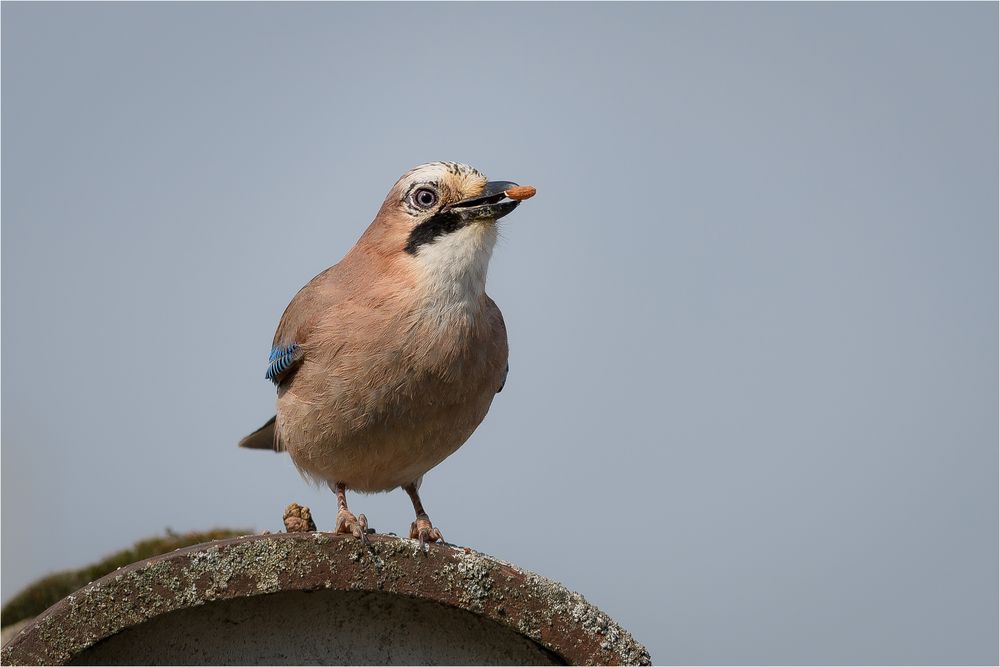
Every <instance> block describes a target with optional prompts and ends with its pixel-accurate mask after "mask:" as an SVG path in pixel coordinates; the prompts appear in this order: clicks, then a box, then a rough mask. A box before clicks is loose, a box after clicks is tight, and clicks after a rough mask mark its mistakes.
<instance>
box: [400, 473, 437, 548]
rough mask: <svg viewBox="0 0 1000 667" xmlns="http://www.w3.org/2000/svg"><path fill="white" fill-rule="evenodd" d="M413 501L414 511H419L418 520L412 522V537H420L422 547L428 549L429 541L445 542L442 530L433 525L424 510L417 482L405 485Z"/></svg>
mask: <svg viewBox="0 0 1000 667" xmlns="http://www.w3.org/2000/svg"><path fill="white" fill-rule="evenodd" d="M403 488H404V489H406V493H408V494H409V495H410V500H411V501H413V511H415V512H416V513H417V520H416V521H414V522H413V523H411V524H410V539H419V540H420V548H421V549H424V550H426V549H427V543H428V542H437V541H438V540H441V541H442V542H444V536H443V535H441V531H440V530H438V529H437V528H435V527H434V526H433V525H431V518H430V517H429V516H427V512H425V511H424V506H423V503H421V502H420V494H418V493H417V483H416V482H410V483H409V484H407V485H406V486H404V487H403Z"/></svg>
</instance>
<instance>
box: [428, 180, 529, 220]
mask: <svg viewBox="0 0 1000 667" xmlns="http://www.w3.org/2000/svg"><path fill="white" fill-rule="evenodd" d="M516 187H517V183H511V182H510V181H490V182H488V183H487V184H486V187H484V188H483V191H482V192H481V193H479V195H478V196H476V197H472V198H470V199H463V200H462V201H459V202H455V203H454V204H451V205H450V206H446V207H445V208H444V209H443V210H442V213H444V212H445V211H447V212H449V213H452V214H454V215H457V216H458V217H459V218H460V219H461V220H462V221H463V222H472V221H473V220H499V219H500V218H502V217H504V216H505V215H507V214H508V213H510V212H511V211H513V210H514V209H515V208H517V205H518V204H520V203H521V202H519V201H515V200H513V199H510V198H508V197H507V195H506V194H505V193H506V192H507V190H510V189H511V188H516ZM505 199H506V200H507V201H504V200H505Z"/></svg>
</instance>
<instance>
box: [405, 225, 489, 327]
mask: <svg viewBox="0 0 1000 667" xmlns="http://www.w3.org/2000/svg"><path fill="white" fill-rule="evenodd" d="M496 241H497V228H496V224H495V223H492V222H477V223H473V224H470V225H466V226H465V227H462V228H461V229H458V230H456V231H454V232H451V233H449V234H445V235H444V236H441V237H439V238H437V239H435V240H434V241H433V242H432V243H427V244H424V245H422V246H420V249H419V250H418V251H417V254H416V257H415V258H414V259H415V261H416V263H417V265H418V266H419V267H420V271H421V273H422V274H423V275H422V282H423V285H424V287H425V289H426V292H425V294H426V295H427V298H428V300H429V301H430V302H431V303H432V304H433V305H434V307H435V308H443V309H448V310H450V309H452V308H455V309H473V308H478V307H479V304H480V302H481V299H482V295H483V293H484V292H485V291H486V272H487V270H488V269H489V265H490V256H491V255H492V254H493V246H494V245H496Z"/></svg>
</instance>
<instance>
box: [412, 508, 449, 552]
mask: <svg viewBox="0 0 1000 667" xmlns="http://www.w3.org/2000/svg"><path fill="white" fill-rule="evenodd" d="M410 539H411V540H412V539H418V540H420V550H421V551H423V552H424V553H425V554H426V553H428V552H429V551H430V546H429V545H430V543H431V542H438V541H441V542H444V535H442V534H441V531H440V530H438V529H437V528H435V527H434V526H433V525H431V520H430V518H429V517H428V516H427V515H426V514H421V515H420V516H418V517H417V520H416V521H414V522H413V523H411V524H410Z"/></svg>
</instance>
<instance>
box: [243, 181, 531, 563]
mask: <svg viewBox="0 0 1000 667" xmlns="http://www.w3.org/2000/svg"><path fill="white" fill-rule="evenodd" d="M534 193H535V189H534V188H533V187H531V186H518V185H517V184H516V183H514V182H511V181H489V180H487V178H486V176H484V175H483V174H482V172H480V171H479V170H478V169H475V168H474V167H471V166H469V165H466V164H461V163H457V162H431V163H426V164H421V165H418V166H416V167H413V168H412V169H410V170H409V171H407V172H406V173H405V174H403V176H402V177H400V178H399V180H398V181H396V183H395V184H394V185H393V186H392V188H391V189H390V190H389V193H388V195H387V196H386V198H385V201H384V202H383V204H382V206H381V208H380V209H379V211H378V214H377V215H376V216H375V219H374V220H373V221H372V223H371V224H370V225H369V226H368V228H367V229H366V230H365V232H364V233H363V234H362V235H361V237H360V238H359V239H358V241H357V242H356V243H355V245H354V246H353V247H352V248H351V249H350V250H349V251H348V252H347V254H346V255H345V256H344V257H343V259H341V260H340V261H339V262H338V263H337V264H335V265H334V266H332V267H330V268H328V269H326V270H325V271H323V272H322V273H320V274H319V275H317V276H316V277H315V278H313V279H312V280H311V281H309V283H308V284H306V285H305V286H304V287H303V288H302V289H300V290H299V291H298V293H297V294H296V295H295V296H294V298H293V299H292V300H291V302H290V303H289V304H288V306H287V308H286V309H285V311H284V314H283V315H282V316H281V320H280V322H279V324H278V328H277V331H276V332H275V334H274V339H273V341H272V347H271V352H270V355H269V358H268V363H267V370H266V373H265V377H266V379H268V380H270V381H271V382H272V383H274V385H275V386H276V389H277V402H276V410H275V416H274V417H272V418H271V419H270V420H268V421H267V422H266V423H265V424H264V425H263V426H262V427H260V428H259V429H257V430H256V431H254V432H253V433H251V434H250V435H248V436H246V437H245V438H243V439H242V440H241V441H240V443H239V445H240V446H241V447H245V448H251V449H273V450H274V451H278V452H282V451H284V452H287V453H288V454H289V455H290V456H291V459H292V462H293V463H294V464H295V466H296V468H297V469H298V470H299V472H300V473H301V474H302V475H303V477H305V478H306V479H307V480H310V481H314V482H316V483H319V484H324V483H325V484H326V485H327V486H329V488H330V489H331V490H332V491H333V492H334V493H335V494H336V497H337V517H336V524H335V526H336V527H335V532H336V533H338V534H348V535H353V536H354V537H355V538H358V539H360V540H362V541H363V542H367V541H368V538H367V534H368V533H369V532H373V531H370V530H369V529H368V520H367V518H366V517H365V515H364V514H359V515H355V514H354V513H352V512H351V511H350V510H349V508H348V504H347V491H348V490H351V491H353V492H360V493H364V494H368V493H378V492H387V491H391V490H393V489H396V488H400V487H401V488H403V489H404V490H405V491H406V493H407V494H408V495H409V497H410V500H411V501H412V503H413V510H414V512H415V515H416V517H415V519H414V520H413V522H412V523H411V525H410V531H409V536H410V538H411V539H417V540H419V544H420V547H421V548H423V549H426V548H427V545H428V544H429V543H433V542H437V541H442V542H443V541H444V537H443V535H442V534H441V531H440V530H439V529H438V528H437V527H436V526H434V525H433V523H432V522H431V520H430V517H429V515H428V514H427V512H426V510H425V509H424V507H423V504H422V502H421V500H420V495H419V489H420V486H421V482H422V480H423V477H424V475H425V474H426V473H427V472H428V471H429V470H430V469H432V468H433V467H434V466H436V465H438V464H439V463H441V462H442V461H443V460H444V459H445V458H447V457H448V456H450V455H451V454H453V453H454V452H455V451H456V450H458V448H459V447H461V446H462V445H463V444H464V443H465V442H466V441H467V440H468V439H469V437H470V436H471V435H472V433H473V431H475V429H476V428H477V427H478V426H479V424H480V423H481V422H482V421H483V419H484V418H485V417H486V413H487V411H488V410H489V409H490V405H491V404H492V402H493V399H494V397H495V396H496V395H497V394H498V393H499V392H500V391H501V390H502V389H503V388H504V385H505V384H506V381H507V373H508V371H509V368H510V367H509V364H508V358H507V357H508V347H507V330H506V326H505V324H504V319H503V315H502V314H501V312H500V308H499V307H498V306H497V304H496V303H495V302H494V301H493V299H491V298H490V297H489V296H488V295H487V294H486V275H487V270H488V268H489V262H490V258H491V256H492V253H493V249H494V246H495V244H496V241H497V221H498V220H500V219H501V218H503V217H504V216H506V215H508V214H509V213H511V212H512V211H513V210H514V209H515V208H517V206H518V205H519V204H520V202H521V201H522V200H523V199H527V198H528V197H530V196H532V195H533V194H534Z"/></svg>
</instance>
